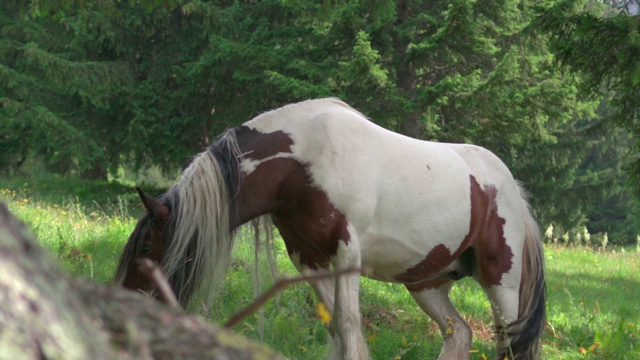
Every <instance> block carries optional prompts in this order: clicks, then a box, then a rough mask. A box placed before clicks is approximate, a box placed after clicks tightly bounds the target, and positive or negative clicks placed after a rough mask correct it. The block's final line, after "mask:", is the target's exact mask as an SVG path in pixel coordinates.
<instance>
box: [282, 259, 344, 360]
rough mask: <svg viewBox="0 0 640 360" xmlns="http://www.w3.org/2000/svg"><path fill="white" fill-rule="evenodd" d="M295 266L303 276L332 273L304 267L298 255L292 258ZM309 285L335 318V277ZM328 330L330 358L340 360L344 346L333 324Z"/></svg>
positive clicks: (315, 281) (329, 325)
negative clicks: (338, 359)
mask: <svg viewBox="0 0 640 360" xmlns="http://www.w3.org/2000/svg"><path fill="white" fill-rule="evenodd" d="M290 258H291V261H292V262H293V265H294V266H295V267H296V269H298V271H299V272H300V274H302V275H316V274H326V273H328V272H330V270H329V269H325V268H321V267H320V268H315V269H312V268H310V267H308V266H305V265H302V264H301V263H300V261H299V257H298V255H297V254H293V255H291V256H290ZM309 284H310V285H311V287H312V288H313V291H314V292H315V293H316V297H317V298H318V301H319V302H321V303H323V304H324V306H325V308H326V309H327V311H328V312H329V314H331V317H332V318H333V306H334V303H335V301H334V300H335V288H336V283H335V279H334V278H333V277H328V278H323V279H319V280H314V281H310V282H309ZM327 330H328V331H329V339H328V340H329V341H328V348H329V351H330V352H331V357H330V358H340V356H341V355H336V354H341V353H342V345H341V344H340V339H338V338H337V336H336V332H335V330H334V328H333V324H328V326H327Z"/></svg>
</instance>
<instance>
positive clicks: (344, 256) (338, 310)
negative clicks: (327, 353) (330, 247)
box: [332, 232, 369, 360]
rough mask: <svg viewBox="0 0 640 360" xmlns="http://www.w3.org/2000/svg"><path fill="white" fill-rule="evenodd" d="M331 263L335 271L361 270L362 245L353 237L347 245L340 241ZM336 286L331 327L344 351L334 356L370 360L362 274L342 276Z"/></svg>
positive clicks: (351, 359) (350, 359) (345, 358)
mask: <svg viewBox="0 0 640 360" xmlns="http://www.w3.org/2000/svg"><path fill="white" fill-rule="evenodd" d="M351 233H352V234H353V232H351ZM332 263H333V267H334V270H341V269H348V268H359V267H360V265H361V258H360V244H359V243H358V241H357V238H355V236H354V235H352V236H351V239H349V241H348V242H344V241H340V243H339V245H338V252H337V254H336V256H335V257H334V258H333V259H332ZM335 284H336V285H335V304H334V309H333V316H334V318H333V324H332V325H333V328H334V329H335V331H336V335H337V337H338V339H337V340H338V341H336V342H338V343H339V344H340V345H342V349H341V350H342V351H341V354H336V353H335V351H334V353H333V354H332V356H334V358H340V359H344V360H364V359H369V351H368V349H367V344H366V342H365V339H364V335H363V333H362V322H361V316H360V301H359V300H360V298H359V293H360V273H359V272H358V273H347V274H343V275H340V276H338V277H337V278H336V282H335ZM335 350H336V351H337V350H338V349H335Z"/></svg>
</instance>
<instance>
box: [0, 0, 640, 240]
mask: <svg viewBox="0 0 640 360" xmlns="http://www.w3.org/2000/svg"><path fill="white" fill-rule="evenodd" d="M639 25H640V16H638V15H637V3H636V2H635V1H587V0H580V1H578V0H565V1H542V2H540V1H529V0H527V1H508V0H505V1H488V0H475V1H468V0H453V1H438V0H435V1H434V0H429V1H426V0H425V1H418V0H415V1H414V0H399V1H386V0H379V1H373V0H371V1H316V0H266V1H249V0H247V1H230V0H229V1H188V0H164V1H163V0H139V1H134V0H129V1H125V0H123V1H118V0H101V1H81V0H51V1H43V0H38V1H36V0H32V1H21V0H5V1H2V3H1V4H0V173H1V174H2V176H7V177H13V176H23V175H25V174H30V173H34V172H42V171H46V172H47V173H50V174H57V175H58V176H64V177H76V178H85V179H96V180H106V179H110V178H113V177H114V176H115V174H119V173H122V172H123V169H127V171H134V172H135V171H139V170H141V169H148V168H151V167H154V168H159V169H161V170H162V171H163V172H164V174H166V175H167V176H171V175H172V174H175V173H176V172H177V171H179V170H180V168H181V167H182V165H183V164H184V163H185V161H187V160H188V159H189V158H190V157H191V156H192V155H193V154H194V153H196V152H198V151H200V150H202V148H203V147H204V146H206V144H208V143H209V142H210V141H212V140H213V139H215V137H216V135H217V134H218V133H220V132H221V131H222V130H223V129H225V128H227V127H230V126H235V125H239V124H241V123H243V122H244V121H247V120H249V119H250V118H251V117H253V116H255V115H256V114H258V113H260V112H262V111H266V110H269V109H272V108H275V107H278V106H281V105H284V104H287V103H291V102H295V101H299V100H304V99H308V98H315V97H326V96H335V97H339V98H341V99H343V100H345V101H346V102H348V103H350V104H351V105H352V106H354V107H355V108H357V109H359V110H361V111H362V112H363V113H365V114H366V115H368V116H369V117H370V118H371V119H372V120H373V121H375V122H376V123H378V124H380V125H382V126H385V127H387V128H389V129H392V130H395V131H398V132H401V133H404V134H406V135H409V136H412V137H416V138H420V139H425V140H432V141H443V142H445V141H446V142H468V143H474V144H478V145H481V146H484V147H486V148H488V149H490V150H492V151H493V152H495V153H496V154H497V155H498V156H500V157H501V158H502V159H503V160H504V161H505V162H506V163H507V165H508V166H509V167H510V168H511V169H512V171H513V173H514V175H515V176H516V177H517V178H518V179H520V180H521V181H522V182H523V183H524V184H525V186H526V188H527V189H528V190H529V192H530V194H531V203H532V206H533V209H534V211H535V214H536V216H537V217H538V219H539V220H540V223H541V226H542V228H543V231H544V230H545V229H547V226H549V224H553V235H550V236H556V237H560V238H561V237H562V236H563V235H564V234H569V233H575V234H583V233H584V232H585V229H586V231H588V232H590V233H592V234H597V233H601V234H604V233H607V234H608V239H609V242H610V243H614V244H625V243H631V242H634V243H635V241H636V236H637V234H639V233H640V220H638V214H639V213H640V206H639V202H638V194H639V193H640V191H638V190H637V189H638V188H640V186H638V184H639V183H640V181H639V180H638V179H639V178H640V166H639V165H638V164H640V163H639V162H638V158H639V157H638V148H637V145H636V140H637V139H638V138H639V137H640V124H639V123H638V121H639V120H640V119H639V116H638V115H639V109H640V105H639V104H640V35H639V34H638V28H639ZM355 175H356V176H357V174H355Z"/></svg>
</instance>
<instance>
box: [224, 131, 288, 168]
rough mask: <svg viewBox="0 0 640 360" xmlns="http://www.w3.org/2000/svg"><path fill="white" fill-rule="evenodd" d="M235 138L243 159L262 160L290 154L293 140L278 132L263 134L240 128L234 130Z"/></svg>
mask: <svg viewBox="0 0 640 360" xmlns="http://www.w3.org/2000/svg"><path fill="white" fill-rule="evenodd" d="M236 138H237V139H238V146H240V149H242V152H243V154H244V157H245V158H249V159H253V160H263V159H266V158H268V157H271V156H274V155H277V154H280V153H291V152H292V151H291V146H292V145H293V139H291V137H289V135H287V134H286V133H285V132H283V131H280V130H278V131H274V132H270V133H266V134H265V133H261V132H259V131H256V130H253V129H250V128H248V127H246V126H240V127H238V128H237V130H236Z"/></svg>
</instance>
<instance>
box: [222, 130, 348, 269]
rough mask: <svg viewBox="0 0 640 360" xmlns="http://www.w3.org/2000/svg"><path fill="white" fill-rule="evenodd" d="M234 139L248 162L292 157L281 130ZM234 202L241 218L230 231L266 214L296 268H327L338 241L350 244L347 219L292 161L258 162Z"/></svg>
mask: <svg viewBox="0 0 640 360" xmlns="http://www.w3.org/2000/svg"><path fill="white" fill-rule="evenodd" d="M236 136H237V138H238V145H239V146H240V149H241V152H242V153H243V154H245V155H244V157H245V158H248V159H251V160H265V159H268V158H270V157H272V156H274V155H277V154H279V153H291V146H292V145H293V140H292V139H291V137H289V136H288V135H287V134H286V133H284V132H282V131H275V132H271V133H266V134H265V133H261V132H259V131H256V130H252V129H250V128H248V127H245V126H241V127H240V128H238V130H237V131H236ZM236 201H237V206H238V209H239V211H240V214H239V215H238V219H237V220H236V222H235V224H234V227H235V226H239V225H241V224H243V223H245V222H247V221H249V220H251V219H253V218H255V217H258V216H260V215H264V214H269V213H270V214H271V217H272V219H273V223H274V225H275V226H276V227H277V228H278V230H279V231H280V235H282V238H283V240H284V243H285V245H286V247H287V251H288V253H289V256H291V255H293V254H294V253H296V254H298V255H299V257H300V263H301V264H302V265H305V266H307V267H309V268H312V269H316V268H318V267H323V268H325V267H328V266H329V261H330V258H331V256H334V255H336V254H337V251H338V244H339V241H344V242H345V243H346V242H348V241H349V240H350V234H349V231H348V230H347V224H348V223H347V220H346V218H345V216H344V215H343V214H342V213H341V212H340V211H338V210H337V209H336V208H335V206H334V205H333V204H332V203H331V200H330V199H329V197H328V196H327V194H326V193H325V192H324V191H322V189H320V188H318V186H317V185H316V184H314V182H313V180H312V179H311V176H310V175H309V172H308V171H307V167H306V165H304V164H301V163H300V162H299V161H297V160H295V159H293V158H288V157H275V158H272V159H269V160H266V161H264V162H262V163H260V164H259V165H258V166H257V167H256V168H255V169H254V170H253V171H252V172H251V173H249V174H247V175H246V176H244V178H243V179H242V182H241V184H240V188H239V191H238V194H237V198H236Z"/></svg>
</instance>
